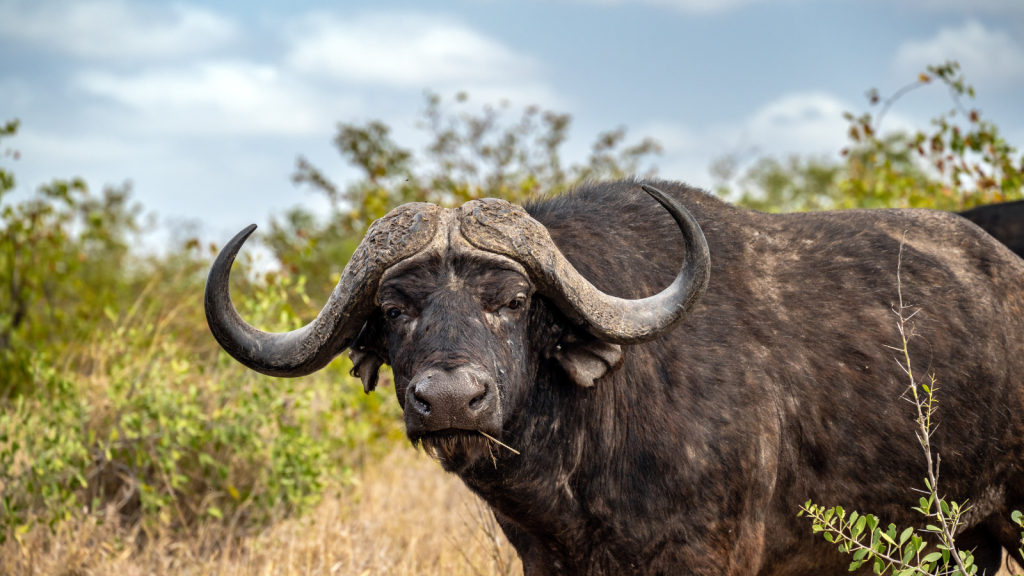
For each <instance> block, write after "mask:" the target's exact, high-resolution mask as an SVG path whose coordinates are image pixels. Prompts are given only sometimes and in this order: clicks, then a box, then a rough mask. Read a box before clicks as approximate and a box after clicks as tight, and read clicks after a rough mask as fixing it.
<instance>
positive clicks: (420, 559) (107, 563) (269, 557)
mask: <svg viewBox="0 0 1024 576" xmlns="http://www.w3.org/2000/svg"><path fill="white" fill-rule="evenodd" d="M331 492H332V493H331V494H330V495H329V496H327V497H325V498H324V501H323V502H322V503H321V504H320V505H319V506H318V507H317V508H316V510H314V511H313V513H311V514H309V515H308V516H306V517H305V518H302V519H294V520H284V521H282V522H278V523H277V524H275V525H274V526H272V527H271V528H269V529H267V530H266V531H264V532H262V533H260V534H257V535H254V536H250V537H246V538H243V539H240V540H239V541H237V542H236V543H235V545H234V546H233V547H230V548H229V547H227V546H219V547H218V548H219V550H218V551H217V552H215V553H213V554H209V555H206V557H199V556H197V555H193V554H192V552H191V550H192V549H194V548H196V547H198V548H210V546H209V540H211V539H216V538H218V537H220V538H221V539H222V540H223V541H227V540H228V539H227V538H225V537H224V534H223V532H222V531H221V532H219V533H218V534H219V536H218V535H217V534H214V533H213V531H212V529H211V530H207V531H206V532H205V533H203V532H202V531H201V532H200V534H199V535H197V536H196V538H197V539H205V540H207V542H205V543H197V542H196V541H195V540H192V541H183V540H181V539H175V538H172V537H167V536H160V535H156V536H154V537H151V538H150V541H149V543H148V544H147V545H144V546H140V547H136V546H134V545H130V544H128V543H129V542H133V541H136V539H137V538H139V537H140V534H139V532H138V530H136V531H134V532H126V531H124V530H122V529H120V528H118V527H117V523H116V522H113V521H109V522H104V523H99V524H98V523H97V522H95V521H81V522H77V523H75V524H74V525H70V524H69V525H65V526H64V527H62V528H61V529H60V530H59V531H58V532H57V534H56V535H51V534H50V532H49V530H48V529H46V528H37V529H35V530H32V531H30V532H28V533H26V534H24V535H22V536H21V537H20V542H16V541H8V542H7V543H6V544H5V545H4V546H3V547H2V548H0V573H3V574H12V575H14V574H18V575H22V574H23V575H29V574H54V575H61V576H63V575H67V576H71V575H75V576H78V575H82V576H85V575H108V574H109V575H116V576H134V575H137V574H138V575H143V574H154V575H158V574H194V575H208V574H209V575H212V574H218V575H225V576H233V575H250V574H251V575H260V576H264V575H266V576H271V575H275V576H291V575H298V574H302V575H307V574H309V575H319V574H323V575H328V574H352V575H356V576H371V575H395V576H399V575H413V574H416V575H433V574H437V575H441V574H445V575H448V574H452V575H466V576H470V575H472V576H484V575H488V576H489V575H509V574H521V573H522V568H521V566H520V563H519V560H518V559H517V558H516V556H515V552H514V550H513V549H512V547H511V545H509V543H508V542H507V541H506V540H505V539H504V536H502V535H501V531H500V529H499V528H498V527H497V525H496V524H495V523H494V520H493V517H492V516H491V515H490V513H489V512H488V511H487V510H486V508H485V507H484V506H483V505H482V504H481V502H480V500H479V499H477V498H476V497H475V496H474V495H473V494H471V493H470V492H469V491H468V490H467V489H466V488H465V487H464V486H463V485H462V483H461V482H460V481H459V480H458V478H456V477H454V476H452V475H448V474H445V473H444V472H443V471H442V470H441V467H440V466H439V465H438V464H437V463H436V462H433V461H432V460H430V459H429V458H428V457H427V456H425V455H424V454H423V453H421V452H416V451H414V450H412V449H411V448H408V447H403V448H396V449H395V451H394V452H392V453H391V454H390V455H389V456H387V457H386V458H385V459H384V460H383V461H381V462H380V463H379V464H376V465H373V466H372V467H370V468H368V469H367V470H365V471H364V472H363V473H362V474H359V475H358V476H357V477H356V478H355V479H354V481H353V484H352V485H351V486H348V487H345V488H344V489H341V490H340V493H337V492H336V491H331Z"/></svg>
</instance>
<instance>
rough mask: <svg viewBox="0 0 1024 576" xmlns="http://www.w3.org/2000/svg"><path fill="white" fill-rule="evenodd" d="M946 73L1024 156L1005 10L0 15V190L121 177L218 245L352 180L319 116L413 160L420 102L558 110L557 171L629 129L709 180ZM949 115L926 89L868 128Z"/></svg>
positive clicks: (593, 6) (1022, 106) (977, 1)
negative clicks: (301, 181)
mask: <svg viewBox="0 0 1024 576" xmlns="http://www.w3.org/2000/svg"><path fill="white" fill-rule="evenodd" d="M950 58H952V59H956V60H958V61H959V62H960V63H961V65H962V66H963V70H964V72H965V74H966V75H967V79H968V81H969V82H971V83H972V84H974V85H975V86H976V88H977V90H978V98H977V100H976V101H975V102H974V103H973V105H974V106H976V107H977V108H979V109H980V110H981V111H982V113H983V115H984V116H985V117H986V118H989V119H991V120H994V121H995V122H996V123H997V124H998V125H999V126H1000V127H1001V129H1002V130H1003V132H1004V133H1005V135H1006V136H1007V139H1008V140H1009V141H1010V142H1011V143H1013V144H1017V145H1018V146H1020V145H1024V0H972V1H970V2H967V1H963V0H856V1H847V0H515V1H513V0H440V1H436V2H429V3H428V2H423V1H411V0H405V1H403V0H375V1H373V2H366V1H355V0H353V1H349V2H323V1H313V0H292V1H290V2H287V3H285V2H270V1H268V0H245V1H242V0H221V1H209V2H187V1H186V2H178V1H175V2H166V1H160V0H151V1H143V0H134V1H129V0H74V1H64V0H0V121H3V120H6V119H11V118H19V119H20V120H21V130H20V132H19V135H18V136H17V137H16V138H14V139H11V140H7V141H5V142H4V143H3V144H2V145H0V146H3V147H12V148H16V149H17V150H18V151H19V159H18V160H16V161H14V160H12V159H11V158H10V157H7V158H0V161H2V162H4V165H5V166H7V167H8V168H11V169H13V170H14V172H15V174H16V176H17V179H18V192H17V195H20V196H25V195H27V194H30V193H31V192H32V191H33V190H35V189H36V188H37V187H38V186H39V185H40V184H42V183H44V182H47V181H49V180H51V179H52V178H55V177H72V176H81V177H84V178H85V179H86V180H87V181H88V182H89V184H90V186H91V187H93V188H94V189H100V188H102V186H103V185H105V184H121V183H123V182H126V181H130V182H131V183H132V186H133V190H134V193H133V194H134V198H135V199H136V200H138V201H139V202H141V203H142V205H143V206H144V208H145V210H146V211H147V212H152V213H155V214H156V215H157V220H156V222H157V224H156V227H157V228H159V229H161V230H165V231H166V230H168V229H171V228H175V227H180V226H185V225H189V226H192V227H193V228H195V229H198V230H201V231H202V234H203V235H204V236H207V237H209V238H210V239H212V240H216V241H220V242H222V241H223V240H225V239H226V238H228V237H230V236H231V235H232V234H233V233H234V232H236V231H237V230H239V229H241V228H242V227H244V226H245V225H247V224H249V223H253V222H255V223H257V224H261V225H262V224H266V223H267V222H268V221H269V220H270V219H271V218H273V217H275V216H278V215H280V214H282V213H283V212H284V211H285V210H287V209H288V208H289V207H292V206H295V205H304V206H307V207H309V208H311V209H313V210H318V211H320V210H324V211H325V210H326V201H325V200H324V199H322V198H320V197H319V196H318V195H316V194H315V193H312V192H310V191H309V190H308V189H305V188H301V187H296V186H295V185H293V184H292V183H291V181H290V175H291V174H292V172H293V170H294V166H295V161H296V158H297V157H298V156H299V155H303V156H306V157H307V158H309V159H310V160H311V161H312V162H313V163H314V164H316V165H318V166H319V167H321V168H322V169H324V171H325V172H326V173H327V174H328V175H329V176H330V177H331V178H332V179H333V180H335V181H336V182H340V183H344V182H346V181H351V180H352V179H353V178H355V177H356V173H355V172H354V171H353V169H352V168H350V167H349V166H347V165H346V164H345V163H344V161H343V160H342V159H341V158H340V156H339V155H338V154H337V151H336V150H335V149H334V148H333V147H332V145H331V140H332V137H333V135H334V133H335V130H336V125H337V123H338V122H365V121H368V120H372V119H379V120H383V121H385V122H386V123H388V124H389V125H391V126H392V127H393V129H394V135H395V137H396V139H397V140H398V141H399V143H401V144H403V145H405V146H407V147H415V146H417V145H421V144H422V143H423V142H424V136H423V135H422V133H420V132H419V131H418V130H417V129H416V127H415V122H416V118H417V116H418V114H419V112H420V111H421V110H422V108H423V102H424V98H423V94H424V90H428V89H429V90H431V91H433V92H436V93H438V94H440V95H442V96H446V97H451V96H452V95H454V94H455V93H456V92H458V91H467V92H469V94H470V95H471V98H472V100H471V102H472V103H474V104H477V105H483V104H484V103H497V102H499V101H501V100H503V99H504V100H508V101H509V102H511V103H512V104H513V107H522V106H526V105H530V104H538V105H540V106H542V107H544V108H546V109H552V110H555V111H559V112H568V113H570V114H572V116H573V124H572V128H571V137H570V140H569V142H568V144H567V149H566V155H567V157H568V158H569V159H570V160H573V159H577V160H579V159H582V158H583V157H584V156H585V155H586V152H587V150H588V147H589V144H590V143H591V142H592V141H593V139H594V137H595V135H596V134H598V133H599V132H602V131H605V130H609V129H613V128H616V127H618V126H626V127H627V128H628V130H629V132H628V133H629V135H630V136H629V137H630V139H631V140H632V141H637V140H639V139H641V138H643V137H647V136H649V137H654V138H656V139H657V140H659V141H660V142H661V143H662V144H663V146H664V154H663V155H662V156H661V157H659V158H658V159H657V165H658V167H659V174H660V175H661V176H662V177H665V178H668V179H672V180H680V181H684V182H688V183H691V184H695V185H699V186H704V187H708V186H710V185H711V184H712V178H711V176H710V173H709V170H708V168H709V165H710V163H711V162H712V160H714V159H715V158H717V157H720V156H722V155H723V154H729V153H737V152H742V153H744V154H745V155H746V157H752V156H753V155H754V154H765V155H787V154H813V155H830V154H836V152H837V151H838V150H839V149H841V148H842V146H843V145H844V143H845V127H846V122H845V121H844V120H843V117H842V114H843V112H844V111H851V112H855V113H861V112H864V111H867V110H869V106H868V104H867V101H866V99H865V97H864V93H865V91H866V90H867V89H869V88H871V87H876V88H878V89H879V91H880V92H881V94H882V95H883V96H885V95H887V94H892V93H893V92H894V91H896V90H898V89H899V88H900V87H901V86H903V85H905V84H907V83H908V82H911V81H913V80H914V78H915V77H916V76H917V73H918V72H920V71H922V70H923V69H924V67H925V66H927V65H928V64H934V63H941V62H942V61H944V60H946V59H950ZM951 107H952V104H951V101H950V100H949V98H948V96H947V95H946V94H945V92H944V91H943V90H942V89H941V88H940V87H938V86H929V87H927V88H925V89H922V90H918V91H916V92H913V93H911V94H909V95H908V96H907V97H905V98H904V99H902V100H901V101H900V102H899V103H898V104H897V105H896V106H895V107H894V109H893V111H892V112H891V113H890V114H889V115H888V116H887V118H886V121H885V122H886V124H885V127H886V128H889V129H899V128H915V127H918V128H923V127H926V126H927V122H928V119H929V118H932V117H934V116H936V115H937V114H939V113H942V112H944V111H946V110H948V109H950V108H951ZM0 152H2V151H0ZM17 195H16V197H17Z"/></svg>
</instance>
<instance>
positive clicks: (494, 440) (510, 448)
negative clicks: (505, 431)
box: [477, 430, 519, 456]
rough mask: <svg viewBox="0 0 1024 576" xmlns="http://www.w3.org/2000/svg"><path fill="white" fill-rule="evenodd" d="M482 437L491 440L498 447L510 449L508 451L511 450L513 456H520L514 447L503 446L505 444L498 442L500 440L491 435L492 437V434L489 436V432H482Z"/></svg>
mask: <svg viewBox="0 0 1024 576" xmlns="http://www.w3.org/2000/svg"><path fill="white" fill-rule="evenodd" d="M477 432H480V430H477ZM480 435H481V436H483V437H484V438H487V439H489V440H490V441H492V442H494V443H495V444H497V445H498V446H503V447H505V448H508V449H509V450H511V451H512V453H513V454H515V455H516V456H518V455H519V450H516V449H515V448H513V447H511V446H509V445H508V444H503V443H502V442H501V441H500V440H498V439H497V438H495V437H494V436H491V435H490V434H488V433H487V432H480Z"/></svg>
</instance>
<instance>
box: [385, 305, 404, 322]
mask: <svg viewBox="0 0 1024 576" xmlns="http://www.w3.org/2000/svg"><path fill="white" fill-rule="evenodd" d="M384 314H385V315H386V316H387V317H388V318H391V319H392V320H395V319H396V318H398V317H399V316H401V315H402V309H401V308H390V309H388V310H385V311H384Z"/></svg>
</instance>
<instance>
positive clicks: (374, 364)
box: [348, 349, 384, 394]
mask: <svg viewBox="0 0 1024 576" xmlns="http://www.w3.org/2000/svg"><path fill="white" fill-rule="evenodd" d="M348 357H349V358H351V359H352V370H350V371H349V374H351V375H353V376H358V377H359V378H360V379H361V380H362V381H363V392H365V393H367V394H369V393H370V392H373V390H374V389H375V388H376V387H377V376H378V371H379V370H380V367H381V366H383V365H384V359H383V358H381V357H380V356H378V355H377V353H376V352H374V351H372V350H365V349H364V350H349V351H348Z"/></svg>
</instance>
